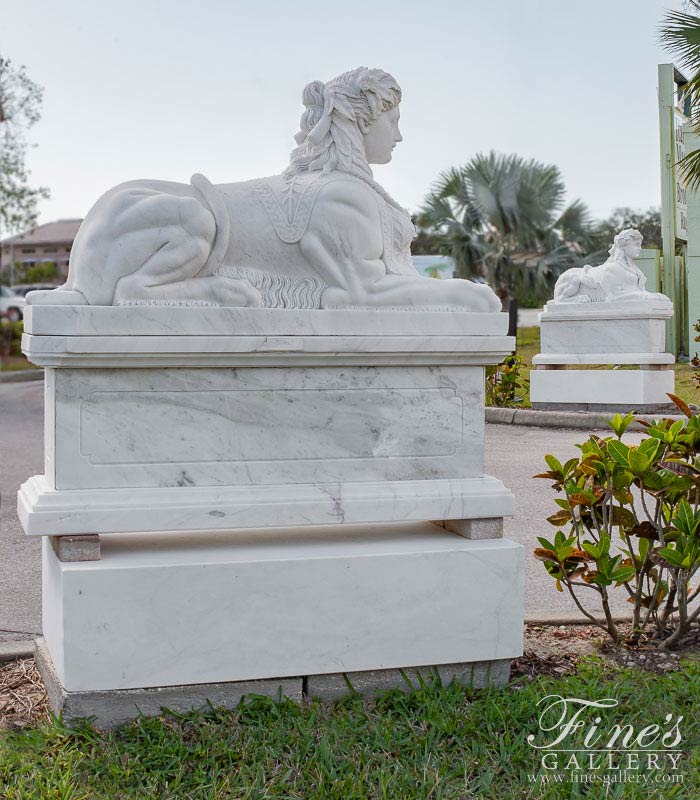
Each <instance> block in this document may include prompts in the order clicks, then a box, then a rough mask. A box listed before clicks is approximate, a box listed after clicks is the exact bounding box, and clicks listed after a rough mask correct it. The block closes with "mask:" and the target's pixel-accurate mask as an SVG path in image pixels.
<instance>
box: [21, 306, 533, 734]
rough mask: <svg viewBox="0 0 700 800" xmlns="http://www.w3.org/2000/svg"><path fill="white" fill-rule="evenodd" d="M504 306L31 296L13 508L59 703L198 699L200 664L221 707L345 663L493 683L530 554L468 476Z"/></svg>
mask: <svg viewBox="0 0 700 800" xmlns="http://www.w3.org/2000/svg"><path fill="white" fill-rule="evenodd" d="M506 327H507V316H506V315H502V314H470V313H453V314H447V313H421V312H392V311H370V312H364V311H309V312H303V311H292V312H288V311H284V310H275V309H244V308H204V309H203V308H179V307H128V308H115V307H99V306H68V305H66V306H51V305H37V306H32V305H30V306H28V310H27V316H26V328H25V330H26V334H25V338H24V340H23V348H24V350H25V352H26V354H27V356H28V357H29V358H30V360H31V361H33V362H34V363H37V364H40V365H42V366H44V367H46V431H47V436H46V471H45V474H44V475H43V476H36V477H34V478H30V479H29V480H28V481H27V482H26V483H25V484H24V485H23V486H22V488H21V490H20V495H19V513H20V519H21V520H22V523H23V525H24V527H25V531H26V532H27V534H29V535H40V536H43V537H45V541H44V556H43V558H44V562H43V565H44V591H43V598H44V599H43V602H44V622H43V626H44V644H43V645H42V647H43V650H42V653H43V655H42V656H41V659H42V665H43V666H42V669H44V671H45V676H46V679H47V680H48V681H49V682H50V683H52V685H53V690H52V701H53V703H54V710H56V711H58V710H61V709H62V710H63V711H64V712H65V714H66V715H67V716H68V717H70V716H71V715H72V716H77V715H80V713H90V714H97V717H98V722H99V723H101V724H105V725H108V724H112V723H113V722H115V721H119V720H121V719H124V718H128V717H129V716H134V715H135V714H136V713H137V710H136V709H137V707H142V708H144V707H145V708H149V709H151V712H150V713H157V711H158V709H157V708H154V703H155V704H156V705H157V699H156V700H154V697H156V694H157V693H161V694H159V696H162V697H163V698H164V699H163V701H162V703H163V704H165V705H168V706H171V707H180V708H182V707H187V706H192V705H201V704H202V702H203V697H202V691H203V690H202V688H201V685H202V684H206V685H207V686H208V687H209V688H207V689H206V692H208V694H210V695H211V697H212V698H214V700H215V701H216V702H218V703H224V704H225V703H226V702H228V703H235V702H237V699H238V698H239V697H240V695H241V693H242V692H245V691H248V692H257V693H260V692H267V693H270V694H273V695H274V694H276V693H277V690H278V688H279V687H280V686H282V688H283V690H284V691H285V692H286V693H288V694H290V695H292V696H295V695H298V696H300V695H301V692H302V688H304V687H306V689H307V690H308V691H309V692H312V691H314V687H318V689H317V690H318V691H319V692H329V691H330V689H329V686H331V688H332V685H334V684H333V681H336V682H337V680H338V673H342V672H348V673H358V674H360V673H361V674H360V676H359V677H358V678H357V679H358V681H359V682H360V683H362V685H363V686H370V685H372V684H373V682H375V683H377V685H379V686H382V687H384V688H386V686H387V681H391V680H402V679H400V673H399V672H397V670H399V669H403V668H414V667H415V668H419V667H428V666H439V665H452V667H453V668H454V669H453V674H457V673H458V674H459V675H461V676H464V675H467V674H469V675H472V674H477V673H478V674H479V675H481V674H482V672H483V669H484V668H483V664H484V662H494V668H493V674H492V675H491V678H492V679H493V680H495V681H501V682H502V681H503V680H505V679H507V670H504V668H503V662H504V661H507V660H508V659H510V658H513V657H515V656H518V655H519V654H520V652H521V646H522V621H523V565H522V550H521V548H520V547H519V546H517V545H515V544H513V543H511V542H509V541H507V540H504V539H502V538H500V537H501V536H502V525H501V524H500V523H501V520H502V517H503V516H504V515H508V514H511V513H512V509H513V498H512V495H511V494H510V492H509V491H507V490H506V489H505V488H504V487H503V485H502V484H501V482H500V481H498V480H496V479H495V478H492V477H490V476H487V475H484V472H483V452H484V447H483V433H484V408H483V371H484V365H486V364H494V363H498V362H499V361H501V360H502V358H503V357H504V355H506V354H507V353H508V352H510V351H511V350H512V347H513V342H512V339H511V338H509V337H507V336H504V335H503V334H504V332H505V330H506ZM377 523H382V524H377ZM435 523H437V524H435ZM95 534H97V535H99V542H98V543H95V541H94V540H95V536H94V535H95ZM81 535H85V537H86V546H85V547H84V548H82V549H81V548H80V546H75V544H72V545H71V547H67V548H62V547H60V546H59V545H60V537H62V536H78V537H80V536H81ZM90 535H91V536H90ZM57 539H58V540H59V541H58V542H57V541H56V540H57ZM52 544H53V545H54V546H52ZM78 545H79V543H78ZM61 553H67V554H69V555H68V556H65V555H64V556H60V555H59V554H61ZM62 558H63V560H62ZM67 558H71V559H74V560H66V559H67ZM454 665H458V666H456V667H455V666H454ZM465 665H467V666H465ZM469 665H480V666H479V667H478V670H477V673H474V670H473V669H472V667H471V666H469ZM474 669H476V667H474ZM454 670H456V672H454ZM479 670H480V671H479ZM387 671H389V672H387ZM448 671H449V670H448ZM489 674H490V673H489ZM319 676H329V677H326V678H321V677H319ZM390 676H394V677H393V678H391V677H390ZM397 676H399V677H398V678H397ZM443 677H445V679H447V674H446V673H445V675H444V676H443ZM482 677H483V676H482ZM479 680H481V678H480V679H479ZM251 682H253V683H251ZM166 687H167V688H166ZM154 691H155V692H156V694H154ZM144 692H146V694H147V697H146V696H144V694H143V693H144ZM227 698H228V699H227ZM115 703H116V704H117V706H118V709H119V710H118V713H116V712H115V713H111V712H110V711H109V709H112V711H114V708H115V706H114V704H115ZM120 704H121V705H120ZM86 709H91V710H89V711H86Z"/></svg>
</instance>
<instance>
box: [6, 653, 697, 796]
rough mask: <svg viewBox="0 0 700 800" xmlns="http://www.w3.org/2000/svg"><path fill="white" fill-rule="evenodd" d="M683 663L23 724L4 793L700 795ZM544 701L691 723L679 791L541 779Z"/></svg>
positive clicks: (13, 743)
mask: <svg viewBox="0 0 700 800" xmlns="http://www.w3.org/2000/svg"><path fill="white" fill-rule="evenodd" d="M681 664H682V669H681V670H680V671H679V672H672V673H667V674H664V675H662V676H659V675H652V674H650V673H645V672H640V671H634V670H628V669H625V670H619V669H617V668H612V667H610V666H606V665H604V664H603V662H601V661H599V660H596V659H588V660H585V661H583V662H582V663H581V665H580V666H579V668H578V672H577V673H576V674H574V675H569V676H564V677H561V678H557V679H552V678H537V679H534V680H532V679H527V678H520V679H518V681H515V682H513V683H511V684H510V685H509V686H508V687H506V688H504V689H487V690H479V691H477V690H471V689H466V688H462V687H459V686H456V685H452V686H450V687H447V688H441V687H439V686H435V685H432V684H430V685H426V686H423V687H422V688H420V687H419V688H417V690H415V691H413V692H411V693H409V694H406V695H404V694H401V693H399V692H396V691H394V692H391V693H388V694H386V695H384V696H383V697H382V698H380V699H379V700H377V701H375V702H368V701H364V702H363V701H362V700H360V699H359V698H357V697H351V698H348V699H347V700H344V701H341V702H340V703H339V704H337V705H335V706H327V705H322V704H320V703H318V702H314V703H310V704H307V705H296V704H295V703H293V702H291V701H287V700H283V701H281V702H276V701H275V702H273V701H269V700H265V699H257V700H253V701H252V702H250V703H249V704H248V705H247V707H240V708H239V710H237V711H235V712H225V711H215V710H212V711H210V712H208V713H191V714H188V715H167V716H164V717H161V718H158V719H148V720H147V719H142V720H139V721H137V722H135V723H133V724H131V725H129V726H125V727H122V728H120V729H117V730H116V731H113V732H111V733H109V734H100V733H97V732H96V731H94V730H93V729H92V728H90V727H89V726H88V725H84V726H81V727H79V728H77V729H75V730H72V731H71V730H68V729H66V728H64V727H63V726H61V725H60V724H53V725H46V726H44V727H41V728H38V729H32V728H29V729H25V730H23V731H21V732H9V733H4V734H0V789H1V790H2V792H3V793H2V795H1V796H2V797H3V798H5V799H6V800H20V798H21V799H22V800H24V798H27V799H29V798H36V800H88V799H89V800H99V799H100V798H119V800H131V799H132V798H133V799H135V798H139V800H144V798H162V800H165V799H166V798H172V799H173V800H175V799H176V798H177V800H190V799H191V800H195V799H197V800H199V799H200V798H201V800H204V799H205V798H206V800H217V799H218V798H251V799H252V798H260V800H262V799H263V798H303V800H355V798H357V799H358V800H359V798H363V799H364V798H386V799H387V800H410V798H435V800H450V799H453V800H467V799H468V800H477V798H478V799H479V800H482V799H484V800H485V799H486V798H493V800H510V799H511V798H514V799H517V800H520V799H521V798H569V797H583V796H586V797H592V798H603V797H606V798H625V800H627V799H628V798H631V799H632V800H634V799H636V798H642V797H659V798H688V799H690V798H697V797H700V750H699V749H698V745H699V744H700V738H699V725H698V719H697V698H698V696H700V662H699V661H696V660H690V659H686V660H684V661H682V662H681ZM549 694H559V695H562V696H564V697H576V698H582V699H588V700H599V699H603V698H614V699H615V700H617V701H618V706H617V707H616V708H614V709H607V710H606V711H604V712H603V722H602V724H601V730H602V729H603V726H605V731H607V730H609V728H610V726H612V725H613V724H615V723H619V724H621V725H622V724H624V725H627V724H632V725H633V726H634V727H635V729H636V730H637V731H639V730H641V729H642V728H643V727H645V726H647V725H652V724H659V725H663V723H664V718H665V715H667V714H671V715H673V718H674V719H675V718H676V717H677V716H678V715H681V716H683V721H682V723H681V724H680V732H681V735H682V741H681V743H680V744H679V745H678V748H679V749H681V750H683V751H684V752H683V755H682V757H681V760H680V764H679V767H678V773H679V774H680V775H682V779H683V783H682V784H681V785H677V784H676V785H673V784H669V783H656V782H651V783H648V784H647V785H645V784H644V783H641V782H640V783H638V784H632V783H625V784H621V783H618V784H615V785H612V786H611V791H610V792H609V793H606V792H605V787H604V786H603V785H599V786H593V787H591V786H590V785H589V786H584V785H581V784H578V783H561V784H557V783H554V782H552V783H549V784H548V785H542V784H541V783H540V781H541V779H542V778H541V776H542V775H545V774H549V773H545V771H543V770H541V768H540V763H539V762H540V756H539V755H538V754H537V753H535V751H534V750H533V748H532V747H531V746H530V745H529V744H528V742H527V736H528V735H529V734H535V735H536V740H535V743H540V744H544V743H545V741H544V740H543V738H542V737H544V736H545V734H543V733H541V732H539V729H538V725H537V717H538V714H539V712H540V710H541V709H538V708H537V703H538V701H539V700H540V699H541V698H542V697H544V696H546V695H549ZM591 721H592V720H591ZM547 736H551V734H547ZM574 744H577V742H573V741H572V742H570V744H568V745H567V746H573V745H574ZM647 746H649V745H647ZM654 746H658V745H654ZM561 774H562V775H563V776H564V777H568V775H569V773H566V772H562V773H561ZM601 774H603V773H601ZM611 774H612V773H611ZM657 774H661V772H657V771H654V770H652V771H651V772H650V771H648V770H647V768H646V767H644V768H642V769H641V770H640V771H634V772H633V775H635V776H636V775H641V776H642V778H641V780H642V781H643V780H644V777H643V776H644V775H646V776H647V777H648V779H649V780H650V781H654V778H655V776H656V775H657ZM664 774H668V770H666V771H665V772H664ZM529 775H531V776H534V780H535V782H532V781H531V780H530V779H529V778H528V776H529ZM550 780H555V779H552V778H550Z"/></svg>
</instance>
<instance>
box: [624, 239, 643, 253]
mask: <svg viewBox="0 0 700 800" xmlns="http://www.w3.org/2000/svg"><path fill="white" fill-rule="evenodd" d="M642 241H643V239H642V237H641V236H635V237H634V238H633V239H631V240H630V241H629V242H627V244H626V245H625V247H624V250H625V253H626V254H627V256H628V258H632V259H634V258H638V257H639V256H640V255H641V252H642Z"/></svg>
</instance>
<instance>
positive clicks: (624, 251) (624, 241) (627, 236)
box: [609, 228, 644, 260]
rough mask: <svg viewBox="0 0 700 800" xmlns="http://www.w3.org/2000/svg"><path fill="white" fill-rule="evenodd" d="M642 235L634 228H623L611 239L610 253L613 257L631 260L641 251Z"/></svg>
mask: <svg viewBox="0 0 700 800" xmlns="http://www.w3.org/2000/svg"><path fill="white" fill-rule="evenodd" d="M643 240H644V237H643V236H642V234H641V233H640V232H639V231H638V230H637V229H636V228H625V229H624V230H623V231H620V232H619V233H618V234H617V235H616V236H615V238H614V239H613V245H612V247H611V248H610V251H609V252H610V255H611V256H612V257H613V259H617V258H619V259H624V258H625V257H626V258H627V259H628V260H633V259H635V258H637V257H638V256H639V254H640V253H641V252H642V241H643Z"/></svg>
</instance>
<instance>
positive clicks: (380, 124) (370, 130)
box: [362, 106, 403, 164]
mask: <svg viewBox="0 0 700 800" xmlns="http://www.w3.org/2000/svg"><path fill="white" fill-rule="evenodd" d="M399 116H400V113H399V107H398V106H394V107H393V108H390V109H389V110H388V111H383V112H382V113H381V114H380V116H379V117H378V118H377V119H375V120H374V122H372V123H371V124H370V125H368V126H367V128H366V129H365V131H364V132H363V133H362V141H363V144H364V147H365V156H366V158H367V162H368V163H369V164H387V163H389V161H391V154H392V151H393V149H394V148H395V147H396V145H397V143H398V142H401V141H403V139H402V136H401V132H400V131H399Z"/></svg>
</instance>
